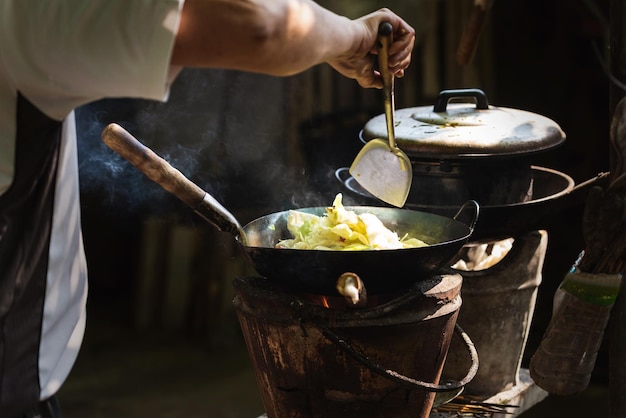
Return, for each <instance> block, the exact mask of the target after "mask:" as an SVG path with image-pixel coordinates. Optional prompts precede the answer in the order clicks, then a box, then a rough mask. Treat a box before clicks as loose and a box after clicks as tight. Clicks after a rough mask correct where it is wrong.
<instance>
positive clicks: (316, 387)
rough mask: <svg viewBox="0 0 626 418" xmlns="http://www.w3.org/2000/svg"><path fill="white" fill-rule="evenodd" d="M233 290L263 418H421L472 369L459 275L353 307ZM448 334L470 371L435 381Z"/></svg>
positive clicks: (341, 301)
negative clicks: (462, 318)
mask: <svg viewBox="0 0 626 418" xmlns="http://www.w3.org/2000/svg"><path fill="white" fill-rule="evenodd" d="M233 284H234V287H235V290H236V298H235V300H234V305H235V308H236V311H237V316H238V318H239V321H240V324H241V328H242V331H243V335H244V339H245V341H246V345H247V348H248V352H249V355H250V357H251V360H252V363H253V366H254V370H255V375H256V380H257V384H258V386H259V389H260V392H261V398H262V401H263V405H264V407H265V408H266V414H267V415H266V416H267V417H269V418H289V417H307V418H316V417H319V418H322V417H323V418H335V417H346V416H359V417H365V418H368V417H372V418H373V417H381V416H384V417H388V418H394V417H397V418H410V417H419V418H426V417H428V416H429V414H430V411H431V408H432V405H433V402H434V400H435V393H436V392H441V393H458V391H459V390H461V389H462V388H463V387H464V385H466V384H467V383H468V382H469V381H471V379H472V378H473V376H474V375H475V373H476V370H477V368H478V358H477V354H476V352H475V350H474V349H473V344H472V343H471V340H470V339H469V337H468V336H467V334H465V333H464V332H463V331H462V330H460V328H459V327H458V326H457V325H456V319H457V316H458V311H459V308H460V306H461V298H460V294H459V291H460V288H461V284H462V278H461V276H460V275H459V274H441V275H434V276H432V277H430V278H427V279H425V280H418V281H417V282H416V283H415V285H414V286H413V287H411V288H410V289H409V290H408V291H407V290H402V291H399V292H396V293H389V294H374V295H367V304H366V305H365V306H361V307H359V308H356V307H354V301H353V300H352V298H348V299H345V298H344V297H342V296H340V295H339V294H337V295H327V296H323V295H317V294H315V295H314V294H306V293H296V292H294V291H293V290H287V289H285V288H283V287H280V286H279V285H278V284H277V283H276V282H272V281H271V280H267V279H265V278H261V277H246V278H237V279H235V280H234V282H233ZM453 334H456V335H458V336H459V337H460V338H458V340H459V341H461V345H464V346H465V350H464V351H465V356H466V358H468V359H469V363H470V364H469V366H468V368H467V370H466V373H465V375H464V376H462V377H461V378H460V379H458V380H446V381H445V382H441V383H440V381H439V380H440V376H441V372H442V370H443V367H444V363H445V358H446V355H447V352H448V347H449V345H450V341H451V340H452V339H453V338H452V337H453ZM454 339H456V338H454Z"/></svg>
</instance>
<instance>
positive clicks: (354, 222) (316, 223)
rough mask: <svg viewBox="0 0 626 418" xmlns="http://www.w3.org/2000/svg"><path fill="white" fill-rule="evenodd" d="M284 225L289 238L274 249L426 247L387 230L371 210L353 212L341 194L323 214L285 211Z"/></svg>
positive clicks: (416, 240)
mask: <svg viewBox="0 0 626 418" xmlns="http://www.w3.org/2000/svg"><path fill="white" fill-rule="evenodd" d="M287 228H288V230H289V232H290V233H291V234H292V236H293V238H292V239H286V240H281V241H280V242H279V243H278V244H277V245H276V248H293V249H300V250H332V251H359V250H395V249H402V248H417V247H424V246H427V245H428V244H426V243H425V242H424V241H421V240H419V239H417V238H410V237H408V236H407V235H404V236H403V237H401V238H400V237H398V234H397V233H395V232H393V231H391V230H389V229H388V228H387V227H385V225H384V224H383V223H382V222H381V221H380V219H378V217H377V216H376V215H374V214H372V213H361V214H357V213H355V212H353V211H350V210H347V209H346V208H345V207H344V206H343V204H342V194H341V193H339V194H337V196H335V200H334V201H333V205H332V206H331V207H327V208H326V214H325V216H317V215H313V214H310V213H304V212H299V211H297V210H291V211H289V216H288V218H287Z"/></svg>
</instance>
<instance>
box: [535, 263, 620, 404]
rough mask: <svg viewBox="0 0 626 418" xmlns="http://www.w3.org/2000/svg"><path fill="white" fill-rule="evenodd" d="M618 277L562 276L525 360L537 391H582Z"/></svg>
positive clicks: (588, 375) (596, 352)
mask: <svg viewBox="0 0 626 418" xmlns="http://www.w3.org/2000/svg"><path fill="white" fill-rule="evenodd" d="M621 279H622V276H621V274H588V273H583V272H580V271H578V270H577V268H576V267H573V268H572V270H571V271H570V272H569V273H568V274H567V275H566V276H565V278H564V279H563V281H562V282H561V285H560V286H559V288H558V289H557V291H556V293H555V295H554V307H553V311H552V318H551V320H550V323H549V324H548V328H547V329H546V332H545V334H544V336H543V339H542V341H541V344H540V346H539V348H538V349H537V351H536V352H535V354H534V355H533V356H532V358H531V360H530V376H531V377H532V379H533V380H534V381H535V383H536V384H537V385H538V386H539V387H541V388H542V389H544V390H546V391H547V392H549V393H551V394H554V395H572V394H575V393H579V392H581V391H583V390H584V389H586V388H587V386H588V385H589V380H590V379H591V373H592V372H593V368H594V366H595V363H596V358H597V356H598V350H599V348H600V344H601V343H602V338H603V335H604V329H605V328H606V324H607V322H608V320H609V317H610V314H611V309H612V307H613V304H614V303H615V299H616V298H617V294H618V292H619V289H620V285H621Z"/></svg>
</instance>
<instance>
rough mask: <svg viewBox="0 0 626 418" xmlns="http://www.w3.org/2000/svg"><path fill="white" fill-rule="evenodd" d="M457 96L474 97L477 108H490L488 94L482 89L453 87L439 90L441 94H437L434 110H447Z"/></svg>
mask: <svg viewBox="0 0 626 418" xmlns="http://www.w3.org/2000/svg"><path fill="white" fill-rule="evenodd" d="M457 97H473V98H474V99H476V109H479V110H487V109H489V101H488V100H487V95H486V94H485V92H484V91H482V90H481V89H453V90H442V91H441V92H439V96H437V100H436V101H435V107H434V108H433V111H434V112H437V113H439V112H445V111H446V108H447V107H448V102H449V101H450V99H454V98H457Z"/></svg>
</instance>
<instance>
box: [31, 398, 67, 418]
mask: <svg viewBox="0 0 626 418" xmlns="http://www.w3.org/2000/svg"><path fill="white" fill-rule="evenodd" d="M24 418H61V406H60V405H59V400H58V399H57V397H56V396H53V397H51V398H48V399H46V400H45V401H41V402H39V403H38V404H37V406H36V407H35V408H33V409H32V410H31V411H29V412H27V413H26V414H24Z"/></svg>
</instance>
